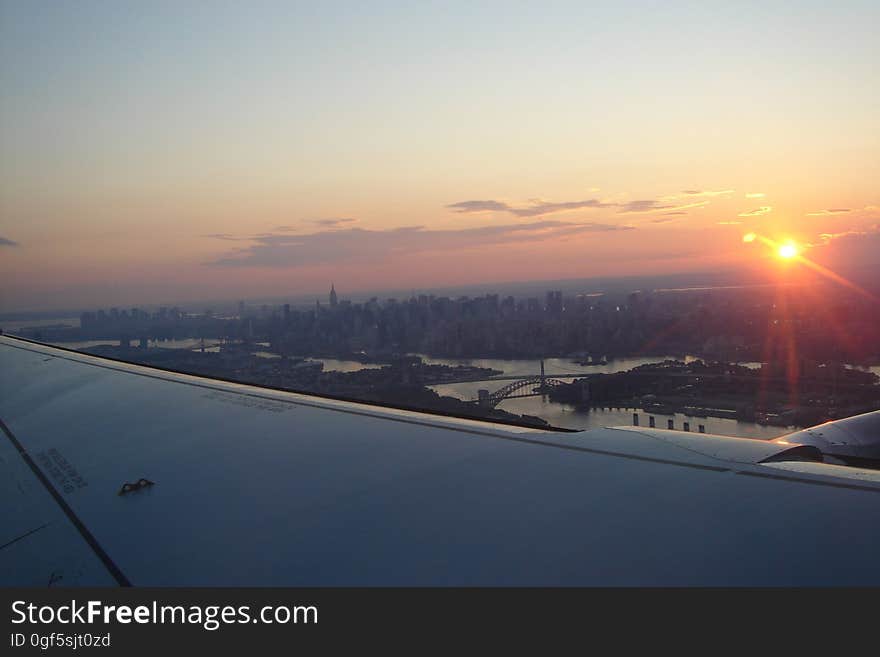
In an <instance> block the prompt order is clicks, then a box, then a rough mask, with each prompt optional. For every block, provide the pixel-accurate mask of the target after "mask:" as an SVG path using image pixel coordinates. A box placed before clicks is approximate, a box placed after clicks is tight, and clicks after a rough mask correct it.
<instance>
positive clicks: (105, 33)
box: [0, 0, 880, 311]
mask: <svg viewBox="0 0 880 657" xmlns="http://www.w3.org/2000/svg"><path fill="white" fill-rule="evenodd" d="M878 24H880V4H878V3H877V2H876V1H870V2H868V1H866V2H847V1H843V2H836V3H828V2H811V1H802V2H774V1H772V0H764V1H762V2H749V1H740V2H736V3H731V2H712V1H711V0H705V1H703V2H664V3H656V2H650V3H649V2H625V1H615V2H583V1H579V2H541V3H537V2H532V3H518V2H512V1H506V2H478V1H471V2H462V3H457V2H444V3H438V2H405V3H404V2H401V3H391V2H369V3H365V2H351V3H347V2H346V3H340V2H321V3H297V2H278V3H270V2H259V1H256V2H248V3H241V2H199V3H195V2H192V3H186V2H185V3H180V2H159V1H156V2H149V3H144V2H126V1H113V2H111V1H105V2H92V1H85V0H84V1H80V2H76V3H73V2H71V3H61V2H42V1H39V0H32V1H21V2H19V1H10V0H0V101H2V104H0V153H2V155H0V311H12V310H22V309H48V308H59V307H63V308H71V307H74V308H76V307H82V308H86V307H102V306H109V305H114V304H126V305H129V304H138V303H140V304H152V303H172V302H176V301H181V300H185V299H197V298H212V299H216V298H238V297H243V298H247V297H255V296H260V297H267V296H283V295H286V294H290V295H301V294H304V293H309V292H312V291H321V292H324V291H325V290H326V288H327V287H328V284H329V282H330V281H334V282H335V283H336V285H337V287H338V288H341V289H343V290H347V291H357V290H369V289H383V288H392V289H401V288H406V289H408V288H413V289H428V288H430V287H435V286H448V285H465V284H470V283H491V282H502V281H511V280H530V279H537V280H541V279H548V280H552V279H562V278H585V277H590V276H618V275H621V276H623V275H655V274H656V275H662V274H670V273H678V272H688V271H718V270H722V269H728V268H752V269H754V268H761V267H766V268H768V269H770V268H773V267H778V266H779V263H777V262H775V261H774V259H773V258H772V256H771V255H770V254H769V253H768V249H767V248H765V243H764V242H762V241H757V242H755V243H752V244H745V243H744V242H743V241H742V237H743V235H745V234H747V233H749V232H757V233H758V234H760V235H763V236H767V237H768V238H770V239H771V240H776V241H779V240H787V239H792V240H794V241H795V242H796V243H797V244H798V246H799V248H800V249H801V252H802V253H803V254H804V256H805V257H810V258H814V259H816V260H817V261H821V262H824V263H826V264H827V265H828V266H835V265H836V264H839V263H847V264H852V263H853V262H862V261H864V262H865V263H871V264H880V255H878V254H880V236H878V231H880V185H878V181H880V66H878V63H880V40H878V39H877V36H876V26H877V25H878ZM875 246H876V247H877V248H874V247H875Z"/></svg>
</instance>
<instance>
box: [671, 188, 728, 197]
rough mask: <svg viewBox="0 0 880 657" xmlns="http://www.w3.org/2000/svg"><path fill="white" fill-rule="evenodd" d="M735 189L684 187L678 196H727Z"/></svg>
mask: <svg viewBox="0 0 880 657" xmlns="http://www.w3.org/2000/svg"><path fill="white" fill-rule="evenodd" d="M735 191H736V190H735V189H717V190H715V189H683V190H682V191H681V194H680V196H679V197H678V198H680V197H681V196H690V197H694V196H727V195H728V194H733V193H734V192H735Z"/></svg>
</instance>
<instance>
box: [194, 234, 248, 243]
mask: <svg viewBox="0 0 880 657" xmlns="http://www.w3.org/2000/svg"><path fill="white" fill-rule="evenodd" d="M202 237H210V238H211V239H214V240H227V241H230V242H240V241H242V240H246V239H249V238H247V237H241V236H235V235H230V234H229V233H208V234H207V235H202Z"/></svg>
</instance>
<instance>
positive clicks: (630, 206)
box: [618, 199, 709, 214]
mask: <svg viewBox="0 0 880 657" xmlns="http://www.w3.org/2000/svg"><path fill="white" fill-rule="evenodd" d="M705 205H709V201H700V202H698V203H688V204H686V205H676V204H675V203H667V202H665V201H663V200H659V201H657V200H654V199H641V200H638V201H629V202H628V203H623V204H621V205H620V210H618V212H620V213H621V214H636V213H643V212H658V211H660V210H676V211H680V210H686V209H688V208H701V207H703V206H705ZM664 214H668V213H665V212H664Z"/></svg>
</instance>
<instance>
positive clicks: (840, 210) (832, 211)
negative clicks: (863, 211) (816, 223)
mask: <svg viewBox="0 0 880 657" xmlns="http://www.w3.org/2000/svg"><path fill="white" fill-rule="evenodd" d="M847 212H850V209H849V208H829V209H828V210H816V211H815V212H807V215H806V216H808V217H827V216H828V215H833V214H846V213H847Z"/></svg>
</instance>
